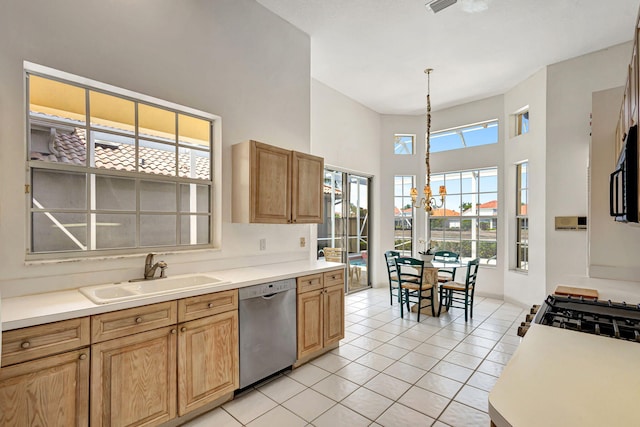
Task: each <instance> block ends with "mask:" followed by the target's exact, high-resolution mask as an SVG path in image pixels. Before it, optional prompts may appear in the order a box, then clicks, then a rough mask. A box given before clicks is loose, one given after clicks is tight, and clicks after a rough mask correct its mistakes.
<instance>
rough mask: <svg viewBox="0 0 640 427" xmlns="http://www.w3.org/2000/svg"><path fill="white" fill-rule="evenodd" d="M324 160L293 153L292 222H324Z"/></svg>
mask: <svg viewBox="0 0 640 427" xmlns="http://www.w3.org/2000/svg"><path fill="white" fill-rule="evenodd" d="M323 185H324V159H323V158H322V157H316V156H312V155H309V154H304V153H298V152H296V151H294V152H293V170H292V178H291V186H292V192H293V198H292V201H291V220H292V222H295V223H298V224H319V223H322V221H323V216H322V208H323V206H324V203H323V201H324V194H323V192H322V189H323Z"/></svg>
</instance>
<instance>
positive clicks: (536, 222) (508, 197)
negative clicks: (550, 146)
mask: <svg viewBox="0 0 640 427" xmlns="http://www.w3.org/2000/svg"><path fill="white" fill-rule="evenodd" d="M546 87H547V69H546V67H545V68H543V69H542V70H540V71H538V72H536V73H535V74H533V75H532V76H530V77H529V78H528V79H526V80H524V81H523V82H522V83H520V84H518V85H517V86H516V87H514V88H513V89H511V90H510V91H508V92H507V93H506V94H505V96H504V101H505V103H504V121H503V123H504V124H505V126H503V128H502V134H503V135H504V138H505V140H506V143H505V146H504V157H505V161H504V170H503V174H502V176H503V177H504V180H503V181H504V189H505V192H504V198H503V199H502V200H503V203H502V207H503V211H502V213H503V217H502V218H503V220H502V223H501V224H502V226H503V228H504V230H505V232H506V233H505V238H504V240H503V242H504V245H503V246H504V249H505V251H504V258H502V266H503V270H504V298H505V299H506V300H509V301H515V302H520V303H523V304H527V305H530V304H533V303H536V302H537V303H539V302H540V301H542V300H543V299H544V297H545V296H546V295H547V294H546V293H545V273H546V259H545V253H546V250H547V244H546V241H545V232H544V230H545V218H546V208H547V204H546V194H547V191H546V184H545V183H546V180H547V176H546V173H547V168H546V164H547V156H546V155H545V153H546V150H547V137H546V132H547V126H546V125H547V96H546ZM527 106H528V108H529V125H530V127H529V132H528V133H526V134H523V135H519V136H515V117H514V113H516V112H517V111H519V110H521V109H522V108H524V107H527ZM525 160H526V161H528V185H529V190H528V198H529V200H528V205H527V214H528V216H529V271H528V272H527V273H522V272H517V271H516V270H515V265H516V251H515V242H516V223H515V215H516V166H515V165H516V163H520V162H523V161H525Z"/></svg>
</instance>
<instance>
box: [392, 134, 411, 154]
mask: <svg viewBox="0 0 640 427" xmlns="http://www.w3.org/2000/svg"><path fill="white" fill-rule="evenodd" d="M415 140H416V136H415V135H396V136H395V138H394V141H393V151H394V153H396V154H409V155H411V154H413V153H414V149H415V148H414V147H415V143H414V142H415Z"/></svg>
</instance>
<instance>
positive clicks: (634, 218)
mask: <svg viewBox="0 0 640 427" xmlns="http://www.w3.org/2000/svg"><path fill="white" fill-rule="evenodd" d="M609 214H610V215H611V216H612V217H614V218H615V220H616V221H620V222H638V125H634V126H632V127H631V128H629V132H627V136H626V138H625V140H624V147H623V149H622V151H621V152H620V157H619V158H618V163H617V167H616V170H615V172H613V173H612V174H611V175H610V177H609Z"/></svg>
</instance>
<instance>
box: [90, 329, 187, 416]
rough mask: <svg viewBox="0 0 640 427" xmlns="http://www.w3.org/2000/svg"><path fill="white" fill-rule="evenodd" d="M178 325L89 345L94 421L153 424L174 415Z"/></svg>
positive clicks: (92, 414)
mask: <svg viewBox="0 0 640 427" xmlns="http://www.w3.org/2000/svg"><path fill="white" fill-rule="evenodd" d="M176 332H177V331H176V327H175V326H169V327H165V328H161V329H155V330H153V331H149V332H143V333H140V334H135V335H131V336H127V337H123V338H117V339H114V340H111V341H105V342H102V343H99V344H94V345H93V346H91V353H92V357H91V425H92V426H154V425H159V424H161V423H163V422H166V421H169V420H170V419H172V418H174V417H175V416H176V346H177V339H176V335H177V334H176Z"/></svg>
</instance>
